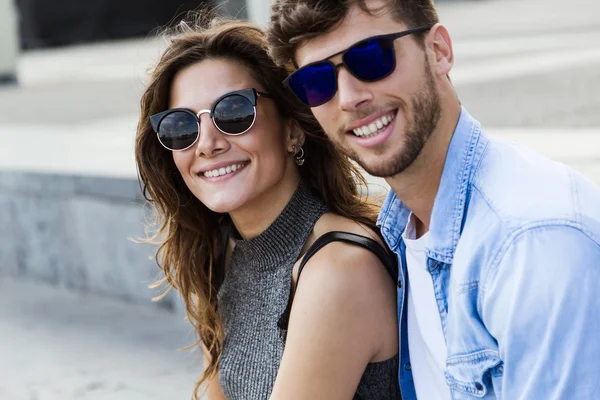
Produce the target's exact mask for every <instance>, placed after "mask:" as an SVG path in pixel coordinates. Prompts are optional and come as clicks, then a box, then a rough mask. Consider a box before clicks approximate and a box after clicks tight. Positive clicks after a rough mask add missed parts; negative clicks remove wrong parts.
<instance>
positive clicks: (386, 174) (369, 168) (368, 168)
mask: <svg viewBox="0 0 600 400" xmlns="http://www.w3.org/2000/svg"><path fill="white" fill-rule="evenodd" d="M358 164H359V165H360V166H361V168H362V169H363V170H364V171H365V172H366V173H367V174H369V175H371V176H375V177H378V178H391V177H392V176H395V175H397V174H399V173H400V172H402V171H403V170H404V168H398V166H397V165H395V164H394V163H392V162H389V163H386V162H382V161H381V160H379V161H376V162H371V163H366V162H359V163H358Z"/></svg>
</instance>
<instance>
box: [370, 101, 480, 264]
mask: <svg viewBox="0 0 600 400" xmlns="http://www.w3.org/2000/svg"><path fill="white" fill-rule="evenodd" d="M480 137H481V126H480V124H479V122H477V121H476V120H475V119H473V117H471V115H469V113H468V112H467V110H465V109H464V108H462V109H461V113H460V117H459V119H458V123H457V125H456V129H455V130H454V134H453V136H452V140H451V142H450V146H449V148H448V154H447V156H446V162H445V164H444V171H443V173H442V179H441V181H440V187H439V189H438V193H437V195H436V198H435V202H434V206H433V211H432V214H431V222H430V225H429V240H428V244H429V245H428V248H427V256H428V257H430V258H433V259H435V260H437V261H440V262H443V263H448V264H450V263H452V259H453V257H454V251H455V249H456V245H457V243H458V239H459V238H460V234H461V232H462V227H463V219H464V216H465V209H466V207H467V203H468V198H469V193H468V188H469V182H470V181H471V175H472V173H473V171H474V169H475V167H476V163H477V159H478V158H480V155H478V154H477V153H478V152H477V149H478V147H477V144H478V142H479V138H480ZM409 216H410V210H409V209H408V208H407V207H406V205H404V203H402V201H401V200H400V199H399V198H398V197H397V196H396V194H395V193H394V192H393V191H390V192H389V193H388V195H387V198H386V199H385V202H384V204H383V206H382V208H381V211H380V213H379V218H378V220H377V225H378V226H379V227H380V229H381V232H382V234H383V236H384V238H385V240H386V242H387V244H388V246H390V248H391V249H396V248H397V247H398V244H399V242H400V239H401V237H402V233H403V232H404V229H405V228H406V225H407V224H408V218H409Z"/></svg>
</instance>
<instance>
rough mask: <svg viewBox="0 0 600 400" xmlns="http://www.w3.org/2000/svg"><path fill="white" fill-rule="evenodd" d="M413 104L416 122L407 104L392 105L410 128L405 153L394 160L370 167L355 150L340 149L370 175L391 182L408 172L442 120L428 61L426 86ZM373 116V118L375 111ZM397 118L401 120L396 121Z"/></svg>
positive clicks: (404, 144) (418, 92) (406, 135)
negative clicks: (402, 173) (394, 177)
mask: <svg viewBox="0 0 600 400" xmlns="http://www.w3.org/2000/svg"><path fill="white" fill-rule="evenodd" d="M410 102H411V106H412V107H411V109H412V118H409V112H408V110H409V108H408V105H407V104H406V102H404V101H401V102H400V103H394V104H393V105H392V106H393V107H394V108H396V107H397V108H398V113H402V115H403V116H404V120H405V121H406V127H405V131H404V143H403V146H402V149H401V151H399V152H398V153H396V154H393V155H392V158H391V159H390V160H385V159H384V160H382V162H379V163H378V164H374V163H371V164H367V163H366V162H365V160H363V159H361V157H360V156H359V155H358V154H357V152H356V151H355V150H353V149H349V148H347V147H342V146H340V150H341V151H342V152H343V153H345V154H346V155H347V156H348V157H350V158H351V159H353V160H354V161H356V162H357V163H358V165H360V166H361V167H362V168H363V169H364V170H365V171H366V172H367V173H368V174H370V175H373V176H379V177H382V178H388V177H392V176H394V175H397V174H399V173H401V172H402V171H404V170H406V168H408V167H409V166H410V165H411V164H412V163H413V162H414V161H415V160H416V159H417V157H418V156H419V154H420V153H421V151H422V150H423V147H424V146H425V143H426V142H427V140H428V139H429V138H430V137H431V135H432V134H433V131H434V130H435V128H436V127H437V124H438V122H439V120H440V117H441V111H442V110H441V102H440V96H439V93H438V92H437V90H436V88H435V82H434V80H433V75H432V73H431V66H430V65H429V61H428V60H427V59H425V76H424V81H423V84H422V85H421V87H420V88H419V89H418V90H417V92H416V93H415V94H414V95H413V96H412V98H411V100H410ZM369 114H372V111H370V112H369ZM367 115H368V114H367ZM365 116H366V115H365ZM397 118H398V116H396V118H395V119H397ZM344 134H345V133H344ZM365 151H368V150H365Z"/></svg>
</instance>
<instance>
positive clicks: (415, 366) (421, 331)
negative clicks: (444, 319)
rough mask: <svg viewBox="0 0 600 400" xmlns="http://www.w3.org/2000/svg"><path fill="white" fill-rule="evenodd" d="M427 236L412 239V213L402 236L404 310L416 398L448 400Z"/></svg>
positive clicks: (413, 236)
mask: <svg viewBox="0 0 600 400" xmlns="http://www.w3.org/2000/svg"><path fill="white" fill-rule="evenodd" d="M428 236H429V235H428V234H425V235H423V236H422V237H421V238H419V239H415V238H416V230H415V222H414V216H413V215H412V214H411V216H410V219H409V223H408V226H407V227H406V230H405V231H404V234H403V238H404V242H405V243H406V265H407V269H408V301H407V306H406V307H407V312H408V314H407V321H408V348H409V352H410V364H411V368H412V374H413V379H414V382H415V390H416V392H417V398H419V399H422V400H446V399H448V400H449V399H450V388H449V387H448V385H447V384H446V378H445V375H444V368H445V366H446V340H445V339H444V334H443V332H442V323H441V320H440V313H439V311H438V306H437V303H436V299H435V293H434V290H433V281H432V280H431V275H430V274H429V271H427V258H426V256H425V248H426V244H427V239H428Z"/></svg>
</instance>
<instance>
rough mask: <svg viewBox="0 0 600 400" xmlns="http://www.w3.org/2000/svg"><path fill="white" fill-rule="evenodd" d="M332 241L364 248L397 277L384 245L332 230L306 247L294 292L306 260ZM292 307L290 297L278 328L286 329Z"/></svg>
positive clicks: (392, 258) (353, 234) (393, 264)
mask: <svg viewBox="0 0 600 400" xmlns="http://www.w3.org/2000/svg"><path fill="white" fill-rule="evenodd" d="M332 242H344V243H349V244H353V245H356V246H360V247H362V248H365V249H367V250H369V251H370V252H372V253H373V254H375V255H376V256H377V258H379V260H380V261H381V263H382V264H383V266H384V267H385V269H386V270H387V272H388V273H389V274H390V277H391V278H392V280H393V281H394V282H396V280H397V279H398V263H397V262H396V259H395V257H394V256H393V254H390V253H388V252H387V251H386V250H385V249H384V247H383V246H382V245H381V244H379V242H377V241H376V240H373V239H371V238H369V237H366V236H362V235H357V234H355V233H350V232H340V231H333V232H327V233H325V234H323V235H322V236H320V237H319V238H318V239H317V240H315V242H314V243H313V244H312V245H311V246H310V247H309V248H308V250H307V251H306V253H305V254H304V258H303V259H302V262H301V263H300V265H299V267H298V276H297V277H296V284H295V285H294V292H295V291H296V289H297V288H298V282H299V281H300V275H301V274H302V270H303V269H304V267H305V266H306V263H307V262H308V260H310V259H311V257H312V256H314V255H315V254H316V253H317V252H318V251H319V250H321V249H322V248H323V247H325V246H326V245H328V244H329V243H332ZM291 308H292V302H291V298H290V302H289V303H288V306H287V308H286V310H285V312H284V313H283V315H282V316H281V317H280V319H279V321H278V324H277V325H278V326H279V328H280V329H283V330H286V329H287V326H288V322H289V317H290V312H291Z"/></svg>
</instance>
